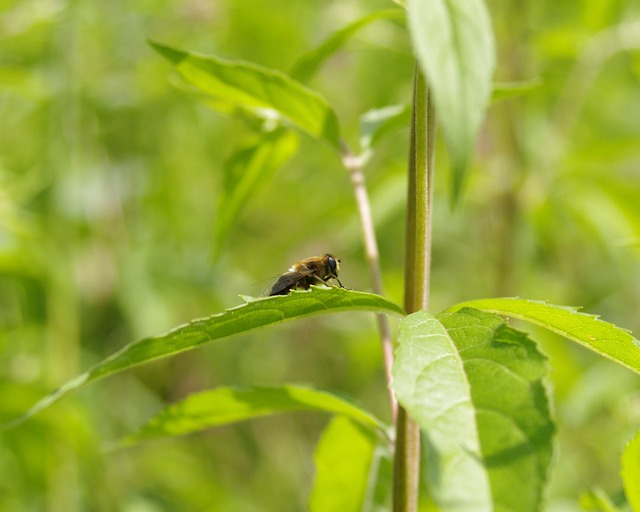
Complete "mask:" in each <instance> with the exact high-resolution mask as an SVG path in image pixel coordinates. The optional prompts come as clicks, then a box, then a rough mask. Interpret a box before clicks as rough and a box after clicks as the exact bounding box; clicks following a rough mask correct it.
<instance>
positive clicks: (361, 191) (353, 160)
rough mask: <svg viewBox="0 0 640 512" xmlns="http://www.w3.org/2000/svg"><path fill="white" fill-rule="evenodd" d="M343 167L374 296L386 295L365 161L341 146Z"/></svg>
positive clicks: (383, 330)
mask: <svg viewBox="0 0 640 512" xmlns="http://www.w3.org/2000/svg"><path fill="white" fill-rule="evenodd" d="M342 163H343V165H344V166H345V168H346V169H347V170H348V171H349V176H350V177H351V183H352V185H353V190H354V194H355V198H356V204H357V206H358V212H359V214H360V225H361V228H362V233H363V236H364V246H365V254H366V257H367V261H368V263H369V270H370V272H371V283H372V288H373V292H374V293H377V294H378V295H383V289H382V274H381V272H380V254H379V252H378V241H377V239H376V232H375V229H374V226H373V216H372V215H371V204H370V202H369V194H368V193H367V187H366V183H365V177H364V172H363V170H362V159H360V158H358V157H356V156H355V155H354V154H353V153H352V152H351V151H350V150H349V148H348V147H347V145H346V144H345V143H344V141H343V143H342ZM376 317H377V320H378V331H379V332H380V339H381V341H382V356H383V360H384V370H385V375H386V379H387V390H388V393H389V404H390V407H391V414H392V416H393V418H394V421H395V418H396V410H397V402H396V399H395V396H394V394H393V391H392V390H391V366H392V364H393V342H392V340H391V329H390V328H389V320H388V318H387V317H386V316H385V315H376Z"/></svg>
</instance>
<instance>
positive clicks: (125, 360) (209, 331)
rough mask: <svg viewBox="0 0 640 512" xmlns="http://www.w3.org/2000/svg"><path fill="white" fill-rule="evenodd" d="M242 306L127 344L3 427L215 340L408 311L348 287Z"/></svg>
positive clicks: (316, 289)
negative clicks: (330, 318) (324, 318)
mask: <svg viewBox="0 0 640 512" xmlns="http://www.w3.org/2000/svg"><path fill="white" fill-rule="evenodd" d="M246 300H247V302H246V303H245V304H242V305H240V306H237V307H235V308H232V309H228V310H226V311H225V312H224V313H219V314H217V315H213V316H210V317H207V318H202V319H199V320H193V321H192V322H189V323H188V324H185V325H182V326H180V327H177V328H176V329H174V330H172V331H170V332H169V333H167V334H164V335H161V336H154V337H150V338H143V339H141V340H138V341H134V342H132V343H129V344H128V345H126V346H125V347H124V348H123V349H122V350H120V351H119V352H117V353H115V354H113V355H112V356H110V357H107V358H106V359H104V360H103V361H101V362H100V363H98V364H96V365H95V366H93V367H92V368H90V369H89V370H87V371H86V372H84V373H82V374H81V375H78V376H77V377H75V378H74V379H71V380H70V381H68V382H66V383H65V384H64V385H63V386H61V387H60V388H59V389H57V390H56V391H54V392H53V393H51V394H49V395H47V396H46V397H44V398H43V399H42V400H40V401H39V402H38V403H36V404H35V405H34V406H33V407H32V408H31V409H29V411H27V412H26V413H25V414H24V415H23V416H22V417H20V418H18V419H16V420H14V421H12V422H9V423H5V424H4V425H2V426H3V427H5V428H8V427H12V426H14V425H16V424H18V423H20V422H22V421H24V420H25V419H27V418H28V417H30V416H32V415H33V414H35V413H37V412H39V411H41V410H42V409H45V408H47V407H49V406H50V405H52V404H53V403H55V402H57V401H58V400H59V399H60V398H62V397H63V396H65V395H66V394H67V393H69V392H70V391H73V390H74V389H78V388H79V387H81V386H83V385H85V384H88V383H89V382H93V381H95V380H98V379H101V378H103V377H107V376H109V375H113V374H115V373H118V372H121V371H124V370H127V369H129V368H132V367H134V366H137V365H140V364H143V363H147V362H149V361H153V360H155V359H159V358H161V357H167V356H171V355H174V354H178V353H181V352H184V351H186V350H191V349H193V348H196V347H198V346H200V345H203V344H205V343H209V342H211V341H215V340H219V339H224V338H228V337H230V336H235V335H238V334H244V333H247V332H251V331H254V330H256V329H260V328H262V327H266V326H268V325H276V324H279V323H282V322H286V321H289V320H294V319H297V318H305V317H309V316H313V315H320V314H325V313H333V312H340V311H371V312H378V313H386V314H396V315H402V309H401V308H400V307H399V306H397V305H395V304H393V303H392V302H389V301H388V300H386V299H385V298H383V297H380V296H379V295H374V294H371V293H365V292H357V291H353V290H346V289H344V288H327V287H312V289H311V290H308V291H293V292H291V293H290V294H289V295H285V296H276V297H264V298H260V299H253V298H247V299H246Z"/></svg>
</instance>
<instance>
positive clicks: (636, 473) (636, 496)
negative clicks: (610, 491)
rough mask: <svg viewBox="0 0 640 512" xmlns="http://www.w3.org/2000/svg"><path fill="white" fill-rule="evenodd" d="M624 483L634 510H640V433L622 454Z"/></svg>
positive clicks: (639, 432) (628, 499)
mask: <svg viewBox="0 0 640 512" xmlns="http://www.w3.org/2000/svg"><path fill="white" fill-rule="evenodd" d="M621 463H622V472H621V475H622V482H623V484H624V493H625V495H626V496H627V502H629V505H631V509H632V510H640V431H638V432H637V433H636V436H635V437H634V438H633V439H632V440H631V441H629V442H628V443H627V446H626V447H625V449H624V452H622V460H621Z"/></svg>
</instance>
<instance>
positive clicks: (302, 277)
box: [269, 268, 313, 296]
mask: <svg viewBox="0 0 640 512" xmlns="http://www.w3.org/2000/svg"><path fill="white" fill-rule="evenodd" d="M312 273H313V272H312V271H311V270H309V269H304V268H303V269H301V270H299V271H296V272H285V273H284V274H282V275H281V276H280V277H279V278H278V280H277V281H276V282H275V283H274V285H273V286H272V287H271V291H270V292H269V296H272V295H286V294H287V293H289V291H290V290H291V289H292V288H295V287H296V286H298V284H300V283H301V281H306V278H307V277H308V276H309V275H311V274H312ZM302 284H303V286H304V283H302ZM308 287H309V286H308V285H307V286H306V288H308Z"/></svg>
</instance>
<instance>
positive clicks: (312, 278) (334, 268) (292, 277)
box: [269, 254, 344, 296]
mask: <svg viewBox="0 0 640 512" xmlns="http://www.w3.org/2000/svg"><path fill="white" fill-rule="evenodd" d="M339 263H340V260H338V259H336V258H335V257H333V256H332V255H331V254H325V255H324V256H314V257H312V258H307V259H305V260H302V261H299V262H298V263H294V264H293V265H291V268H289V271H288V272H285V273H284V274H282V275H281V276H280V277H279V278H278V280H277V281H276V282H275V284H274V285H273V287H272V288H271V291H270V292H269V296H271V295H286V294H287V293H289V292H290V291H291V290H293V289H296V288H301V289H303V290H308V289H309V287H310V286H311V285H312V284H326V283H327V282H328V281H329V280H330V279H335V280H336V281H338V284H339V285H340V288H344V286H342V283H341V282H340V279H338V270H340V265H339Z"/></svg>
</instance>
